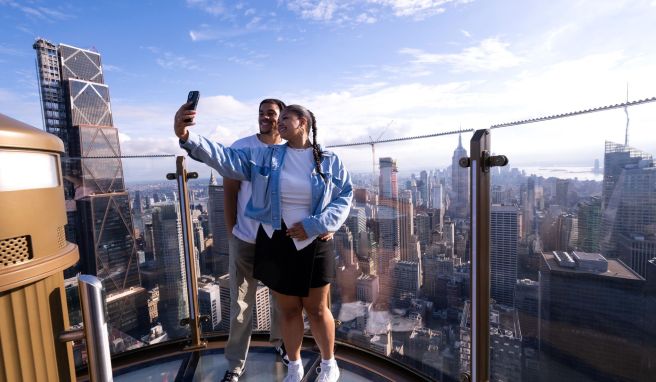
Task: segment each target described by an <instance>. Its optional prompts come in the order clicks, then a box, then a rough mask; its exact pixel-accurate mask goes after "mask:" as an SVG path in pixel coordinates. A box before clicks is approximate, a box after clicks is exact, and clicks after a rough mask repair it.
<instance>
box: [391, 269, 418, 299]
mask: <svg viewBox="0 0 656 382" xmlns="http://www.w3.org/2000/svg"><path fill="white" fill-rule="evenodd" d="M392 281H393V284H392V285H393V291H392V297H393V298H394V299H395V300H396V301H397V302H398V301H399V300H400V299H401V298H403V297H411V298H417V297H418V295H419V288H421V266H420V263H419V262H416V261H402V260H401V261H399V260H395V261H393V262H392Z"/></svg>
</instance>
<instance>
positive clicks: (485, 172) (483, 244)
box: [459, 129, 508, 382]
mask: <svg viewBox="0 0 656 382" xmlns="http://www.w3.org/2000/svg"><path fill="white" fill-rule="evenodd" d="M490 153H491V136H490V130H488V129H482V130H477V131H476V132H474V135H473V137H472V139H471V142H470V155H471V156H470V157H469V158H461V159H460V162H459V164H460V166H461V167H469V169H470V181H471V184H470V201H471V211H470V214H471V215H470V216H471V230H470V243H471V267H472V269H471V293H472V303H471V314H470V319H471V352H470V355H471V360H470V366H471V373H463V375H462V376H461V380H463V381H474V382H487V381H489V380H490V229H491V227H490V219H491V216H490V178H491V175H490V167H494V166H505V165H506V164H508V158H506V157H505V156H503V155H496V156H492V155H490ZM465 313H466V312H465Z"/></svg>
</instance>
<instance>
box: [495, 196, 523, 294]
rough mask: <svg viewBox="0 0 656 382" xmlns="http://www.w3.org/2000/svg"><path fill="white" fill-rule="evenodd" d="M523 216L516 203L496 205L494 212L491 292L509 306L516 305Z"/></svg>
mask: <svg viewBox="0 0 656 382" xmlns="http://www.w3.org/2000/svg"><path fill="white" fill-rule="evenodd" d="M520 216H521V215H520V211H519V209H518V208H517V207H515V206H499V205H493V206H492V208H491V213H490V217H491V220H490V227H491V229H490V273H491V275H490V276H491V277H490V279H491V281H490V295H491V297H492V298H493V299H495V300H496V301H497V303H499V304H504V305H508V306H513V293H514V290H515V284H516V283H517V245H518V242H519V235H520V224H521V218H520Z"/></svg>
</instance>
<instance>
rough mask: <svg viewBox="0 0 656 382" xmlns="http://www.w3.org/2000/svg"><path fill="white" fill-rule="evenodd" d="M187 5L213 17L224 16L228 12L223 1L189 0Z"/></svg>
mask: <svg viewBox="0 0 656 382" xmlns="http://www.w3.org/2000/svg"><path fill="white" fill-rule="evenodd" d="M187 5H188V6H189V7H191V8H197V9H200V10H202V11H203V12H206V13H209V14H210V15H213V16H218V15H223V14H225V13H226V11H227V10H226V7H225V5H224V2H223V1H222V0H187Z"/></svg>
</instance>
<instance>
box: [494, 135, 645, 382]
mask: <svg viewBox="0 0 656 382" xmlns="http://www.w3.org/2000/svg"><path fill="white" fill-rule="evenodd" d="M498 135H501V136H504V137H505V135H504V134H498ZM596 150H597V151H598V152H601V153H603V156H604V157H603V162H600V161H599V160H598V159H594V158H589V159H588V158H584V159H583V160H585V161H589V163H590V164H591V166H590V167H589V168H582V167H581V166H562V165H561V166H558V167H555V166H547V165H545V166H540V167H526V168H523V169H518V168H512V167H510V166H508V167H505V168H502V169H500V171H498V172H494V173H493V178H492V181H493V186H492V187H493V188H492V203H493V206H492V219H491V229H492V235H491V245H492V250H491V255H492V256H491V257H492V259H491V266H492V275H491V280H492V283H491V284H492V285H491V286H492V298H493V300H494V301H493V305H492V309H491V310H492V314H491V317H490V320H491V326H492V328H491V332H490V336H491V355H490V362H491V372H492V380H524V381H533V380H537V379H538V378H540V379H541V380H549V381H556V380H557V381H600V380H608V381H611V380H631V381H639V380H649V379H650V378H649V376H650V375H653V370H654V365H655V363H654V361H655V357H656V356H655V354H656V352H655V349H656V347H655V340H656V337H655V334H656V330H655V329H656V326H655V325H654V320H653V317H656V316H654V313H655V312H656V299H655V298H654V291H655V290H656V289H655V286H656V284H655V283H656V259H654V258H655V257H656V229H655V228H654V227H656V203H655V201H656V199H655V198H656V167H654V162H653V159H652V155H651V154H649V153H645V152H643V151H642V150H640V149H639V148H633V147H630V146H628V145H625V144H618V143H613V142H606V143H605V145H603V146H601V145H600V147H596ZM581 152H583V150H581ZM504 154H506V155H508V156H509V157H511V159H512V152H509V153H504ZM601 163H603V168H601V166H600V164H601ZM504 316H507V318H505V319H504ZM504 322H505V323H504ZM497 323H498V326H497V325H496V324H497ZM514 365H517V366H518V368H516V367H515V366H514ZM511 366H512V367H511Z"/></svg>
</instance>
